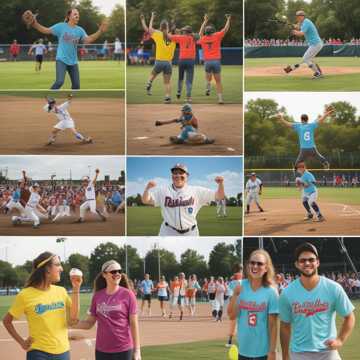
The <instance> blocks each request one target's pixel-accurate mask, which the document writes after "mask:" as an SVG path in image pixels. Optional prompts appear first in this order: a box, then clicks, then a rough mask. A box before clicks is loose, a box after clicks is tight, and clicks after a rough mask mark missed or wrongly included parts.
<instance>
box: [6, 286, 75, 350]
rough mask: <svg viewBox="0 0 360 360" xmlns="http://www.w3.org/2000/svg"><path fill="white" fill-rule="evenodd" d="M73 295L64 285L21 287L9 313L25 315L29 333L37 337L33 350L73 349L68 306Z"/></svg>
mask: <svg viewBox="0 0 360 360" xmlns="http://www.w3.org/2000/svg"><path fill="white" fill-rule="evenodd" d="M70 306H71V299H70V297H69V295H68V294H67V292H66V290H65V289H64V288H63V287H61V286H55V285H51V286H50V289H49V290H46V291H43V290H39V289H36V288H33V287H28V288H25V289H23V290H22V291H20V293H19V294H18V295H17V296H16V298H15V301H14V303H13V304H12V306H11V308H10V310H9V313H10V314H11V315H12V316H13V317H14V318H15V319H19V318H20V317H21V316H22V315H25V316H26V319H27V321H28V326H29V335H30V336H31V337H32V338H33V339H34V342H33V344H32V346H31V349H32V350H40V351H44V352H48V353H50V354H62V353H64V352H66V351H68V350H69V349H70V345H69V339H68V327H67V309H68V308H69V307H70Z"/></svg>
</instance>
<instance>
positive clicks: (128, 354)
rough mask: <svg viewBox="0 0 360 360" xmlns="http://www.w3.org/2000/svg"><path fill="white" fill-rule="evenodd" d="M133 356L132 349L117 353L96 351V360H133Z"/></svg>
mask: <svg viewBox="0 0 360 360" xmlns="http://www.w3.org/2000/svg"><path fill="white" fill-rule="evenodd" d="M132 356H133V350H132V349H130V350H127V351H121V352H117V353H104V352H102V351H99V350H95V360H131V359H132Z"/></svg>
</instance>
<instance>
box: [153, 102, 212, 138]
mask: <svg viewBox="0 0 360 360" xmlns="http://www.w3.org/2000/svg"><path fill="white" fill-rule="evenodd" d="M174 123H177V124H181V133H180V134H179V135H178V136H170V141H171V142H172V143H173V144H184V143H189V144H213V143H214V142H215V140H214V139H209V138H208V137H207V136H206V135H204V134H201V133H200V132H198V127H199V121H198V119H197V118H196V117H195V115H194V114H193V110H192V106H191V104H185V105H183V106H182V108H181V116H180V117H179V118H177V119H173V120H168V121H159V120H158V121H156V122H155V126H161V125H168V124H174Z"/></svg>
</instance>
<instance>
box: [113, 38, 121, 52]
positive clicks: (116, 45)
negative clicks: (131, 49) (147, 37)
mask: <svg viewBox="0 0 360 360" xmlns="http://www.w3.org/2000/svg"><path fill="white" fill-rule="evenodd" d="M121 51H122V45H121V42H120V41H115V43H114V53H116V54H118V53H121Z"/></svg>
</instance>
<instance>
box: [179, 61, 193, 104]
mask: <svg viewBox="0 0 360 360" xmlns="http://www.w3.org/2000/svg"><path fill="white" fill-rule="evenodd" d="M194 66H195V60H179V81H178V92H179V93H181V90H182V86H183V81H184V78H185V74H186V96H187V97H191V90H192V84H193V80H194Z"/></svg>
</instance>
